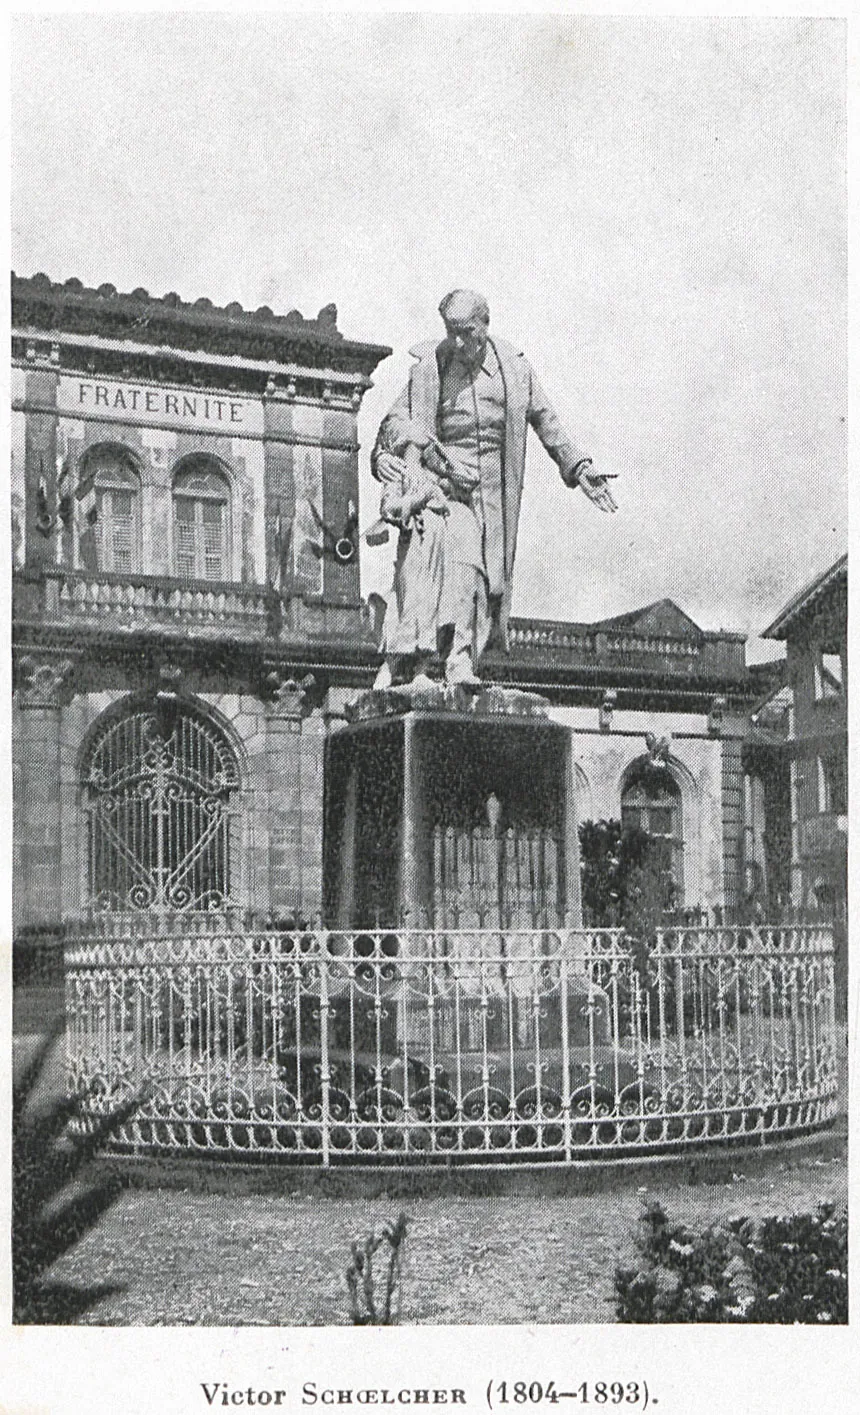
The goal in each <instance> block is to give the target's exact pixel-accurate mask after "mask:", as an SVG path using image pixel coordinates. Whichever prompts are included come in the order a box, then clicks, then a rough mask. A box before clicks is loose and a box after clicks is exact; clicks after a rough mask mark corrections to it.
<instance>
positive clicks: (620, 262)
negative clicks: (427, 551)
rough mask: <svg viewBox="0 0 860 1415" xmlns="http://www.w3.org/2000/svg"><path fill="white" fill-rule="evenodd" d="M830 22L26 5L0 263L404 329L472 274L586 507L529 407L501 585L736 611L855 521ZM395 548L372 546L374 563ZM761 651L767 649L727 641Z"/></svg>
mask: <svg viewBox="0 0 860 1415" xmlns="http://www.w3.org/2000/svg"><path fill="white" fill-rule="evenodd" d="M843 35H844V30H843V23H842V22H841V21H839V20H798V19H780V20H770V21H755V20H740V21H738V20H722V21H707V20H701V19H697V20H679V19H664V20H647V19H639V20H634V19H605V18H596V17H592V18H582V17H561V16H557V15H556V16H549V15H544V16H532V17H521V18H518V19H513V20H512V19H508V18H502V17H499V16H487V15H485V16H474V15H472V16H466V17H441V18H440V17H439V16H432V15H415V14H409V15H388V16H378V17H370V16H366V15H364V16H361V15H356V16H353V17H348V16H343V17H333V16H329V17H321V16H318V15H317V16H298V15H286V14H280V15H279V14H257V15H254V16H250V17H246V18H240V17H237V16H229V15H226V16H225V15H222V16H214V15H210V14H198V15H194V14H185V15H157V14H147V15H137V16H132V15H121V14H115V15H101V16H84V17H82V16H75V15H59V16H58V15H44V16H36V15H31V16H19V17H18V18H17V19H15V20H14V22H13V42H14V50H15V52H14V54H13V61H14V74H15V77H14V81H13V96H12V97H13V102H12V114H13V128H12V142H13V181H12V199H13V230H12V264H13V267H14V269H15V270H16V271H17V273H18V274H21V275H32V274H34V273H35V272H36V271H39V270H43V271H45V272H46V273H48V274H49V275H50V276H51V277H52V278H54V279H59V280H65V279H67V278H68V277H69V276H72V275H75V276H78V277H79V278H80V279H82V280H83V281H84V282H85V283H86V284H88V285H99V284H101V283H102V282H104V281H110V282H111V283H113V284H114V285H116V286H117V287H118V288H119V289H121V290H131V289H133V288H134V287H136V286H139V285H142V286H144V287H145V288H146V289H148V290H149V291H150V293H151V294H153V295H162V294H164V293H166V292H167V291H168V290H176V291H178V292H179V293H180V295H182V297H183V298H185V299H196V298H197V297H198V296H200V295H207V296H208V297H209V298H210V299H212V300H213V301H214V302H215V303H216V304H226V303H228V302H229V301H230V300H234V299H237V300H239V301H240V302H241V303H242V304H243V305H244V306H245V307H246V308H251V309H254V308H256V307H257V306H259V305H261V304H268V305H270V306H271V307H272V308H273V309H275V310H276V311H277V312H279V313H283V312H286V311H287V310H289V309H291V308H294V307H297V308H299V309H301V310H302V312H303V313H304V314H306V315H313V314H315V313H316V311H317V310H318V309H319V308H320V307H321V306H322V305H325V304H327V303H329V302H330V301H334V303H336V304H337V307H338V311H339V327H340V329H341V330H342V331H343V333H344V334H346V335H347V336H348V337H351V338H356V339H367V340H369V341H371V342H378V343H383V344H390V345H392V346H393V347H394V349H395V355H394V357H393V358H391V359H389V360H388V361H387V362H386V363H384V364H383V365H381V367H380V368H379V370H378V373H377V378H376V387H375V388H374V389H373V390H372V392H371V393H370V394H369V395H368V396H367V397H366V399H365V403H364V407H363V410H362V414H361V421H360V433H361V438H362V468H363V479H362V508H361V510H362V520H363V522H364V523H365V524H366V523H369V522H370V521H371V520H372V519H373V518H374V517H375V514H376V509H377V507H376V502H377V496H376V491H375V489H374V486H373V484H372V483H371V482H370V479H369V474H368V472H367V459H368V454H369V450H370V445H371V443H372V441H373V437H374V435H375V431H376V427H377V426H378V423H379V420H380V418H381V417H382V415H383V413H384V412H385V410H386V408H387V406H388V404H389V402H390V401H391V400H392V398H393V397H394V396H395V394H396V393H397V392H398V391H399V388H400V386H401V385H402V383H403V381H404V379H405V376H406V371H407V368H408V365H409V358H408V354H407V350H408V348H409V346H410V345H411V344H413V343H415V342H416V341H417V340H418V339H420V338H425V337H429V336H431V335H433V334H440V335H441V332H442V329H441V323H440V321H439V319H438V315H437V314H436V306H437V305H438V302H439V299H440V298H441V296H442V295H443V294H444V293H445V292H446V291H447V290H448V289H450V288H452V287H454V286H462V285H465V286H471V287H474V288H477V289H478V290H481V291H483V292H484V293H485V294H486V295H487V297H488V299H489V301H490V307H491V312H492V328H493V330H494V331H495V332H496V333H498V334H500V335H502V336H503V337H507V338H509V339H510V340H512V342H515V343H518V344H520V346H521V347H522V348H523V349H524V350H525V351H526V353H527V354H528V356H529V358H530V359H531V362H532V363H533V365H534V367H535V369H536V370H537V373H538V376H539V377H540V378H541V381H542V382H543V384H544V387H545V388H546V390H547V392H548V393H549V395H550V398H551V399H552V401H553V402H554V403H555V406H556V408H557V410H558V412H559V414H560V416H561V417H562V420H563V422H564V423H565V424H566V425H567V427H568V428H569V430H570V432H571V434H572V435H573V436H574V438H575V440H576V441H577V442H578V443H579V444H580V445H583V446H584V447H585V448H586V449H587V450H589V451H590V452H591V453H592V455H593V457H594V461H595V465H596V466H597V467H599V468H600V469H602V470H605V471H607V472H612V473H617V474H618V480H617V481H616V482H614V483H613V487H614V489H615V491H616V495H617V499H618V500H619V502H620V503H621V510H620V511H619V512H618V514H617V515H616V516H614V517H610V516H601V515H600V513H599V512H598V511H597V510H596V509H595V508H593V507H591V506H590V505H589V504H588V503H587V502H586V500H585V498H584V497H583V496H582V495H581V493H570V492H568V491H567V490H566V489H565V488H564V487H563V486H562V484H561V481H560V479H559V478H558V474H557V472H556V470H555V467H554V465H553V464H552V463H551V462H550V461H549V459H548V458H547V457H546V456H545V454H544V453H543V451H542V449H541V448H540V446H539V445H538V444H537V442H536V440H534V439H533V442H534V446H533V447H532V450H531V453H530V458H529V467H528V474H527V483H526V493H525V497H524V503H523V512H522V520H521V525H520V540H519V549H518V560H517V568H516V589H515V595H514V612H515V613H520V614H535V615H542V616H547V617H554V618H565V619H579V620H592V619H597V618H602V617H605V616H607V615H611V614H617V613H622V612H624V611H626V610H628V609H631V608H634V607H636V606H637V605H642V604H646V603H648V602H650V601H652V600H655V599H660V598H662V597H664V596H670V597H671V598H673V599H675V600H676V601H677V602H678V603H679V604H680V605H681V607H682V608H683V609H685V610H686V611H687V613H689V614H690V615H691V616H692V617H693V618H694V619H695V620H696V621H697V622H698V623H699V624H701V625H702V626H703V627H704V628H708V629H715V628H718V627H721V626H722V627H727V628H732V629H738V630H740V631H742V632H745V633H748V634H750V635H751V636H755V634H756V633H757V632H758V631H759V630H760V629H762V628H763V627H764V626H765V625H766V624H767V623H768V622H769V621H770V619H772V618H773V617H774V616H775V614H776V612H777V611H778V609H779V608H780V607H781V605H782V603H783V602H784V601H785V600H786V599H787V598H788V597H789V596H790V595H791V594H793V593H794V591H795V590H796V589H797V588H799V587H800V586H801V585H802V584H803V582H804V581H805V580H806V579H808V578H810V577H811V576H812V575H813V574H815V573H816V572H817V571H818V570H820V569H823V568H825V567H826V566H827V565H828V564H830V563H831V562H832V561H833V560H834V559H835V558H836V557H837V556H838V555H839V554H841V553H842V551H843V550H844V549H845V546H846V543H847V532H846V525H845V522H846V497H845V451H844V445H845V444H844V435H845V429H844V415H845V371H844V275H845V244H844V227H843V218H844V202H843V181H844V153H843V148H844V124H843V101H842V87H843V67H844V59H843ZM390 577H391V550H390V548H389V549H388V550H385V549H381V550H376V551H371V552H366V553H365V566H364V588H365V591H366V592H369V591H370V590H371V589H379V590H381V591H382V592H383V593H384V592H386V590H387V588H388V585H389V584H390ZM751 650H752V652H751V656H752V657H759V656H763V654H764V652H765V648H764V646H763V645H761V644H755V643H754V644H751Z"/></svg>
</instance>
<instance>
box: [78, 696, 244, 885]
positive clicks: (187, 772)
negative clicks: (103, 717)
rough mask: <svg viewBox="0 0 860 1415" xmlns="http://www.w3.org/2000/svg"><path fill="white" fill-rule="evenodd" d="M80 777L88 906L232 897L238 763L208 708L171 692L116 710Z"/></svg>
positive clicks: (236, 844) (90, 752)
mask: <svg viewBox="0 0 860 1415" xmlns="http://www.w3.org/2000/svg"><path fill="white" fill-rule="evenodd" d="M82 785H83V796H84V809H85V812H86V816H87V835H88V851H87V854H88V875H87V893H88V900H87V903H88V904H89V905H90V906H91V907H94V908H101V909H113V910H127V909H177V910H186V909H210V910H211V909H220V908H223V907H225V906H226V905H227V904H229V903H231V902H233V901H231V887H234V882H233V880H232V872H233V868H234V863H235V862H236V857H237V855H238V853H239V850H238V841H237V840H236V838H235V834H236V830H237V828H238V821H237V819H236V815H235V811H234V810H233V808H232V802H233V800H234V797H235V793H236V792H237V790H238V785H239V773H238V766H237V762H236V758H235V756H234V754H233V752H232V750H231V748H230V745H229V743H228V742H227V740H226V739H225V737H224V736H223V734H222V732H221V731H220V730H219V729H218V728H217V727H216V726H215V725H214V723H212V722H211V721H210V720H209V719H208V718H205V717H204V716H203V715H202V714H199V713H197V712H195V711H194V710H193V709H192V708H190V707H186V706H184V705H183V706H179V705H177V704H176V702H175V700H173V701H172V703H167V704H166V705H165V703H163V702H158V701H156V702H154V703H152V704H149V705H147V704H143V705H141V706H138V707H137V708H134V709H133V710H131V711H130V712H127V713H126V714H124V715H123V716H122V717H119V718H117V717H113V718H111V719H110V720H109V721H108V722H107V723H106V724H105V726H104V727H103V729H102V731H101V732H99V733H98V735H97V736H96V738H95V741H94V742H93V744H92V746H91V747H90V750H89V752H88V754H87V758H86V760H85V763H84V769H83V780H82Z"/></svg>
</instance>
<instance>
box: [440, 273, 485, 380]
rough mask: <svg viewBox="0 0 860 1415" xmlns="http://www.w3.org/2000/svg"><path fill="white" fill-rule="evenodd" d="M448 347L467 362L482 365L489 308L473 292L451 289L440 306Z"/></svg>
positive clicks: (482, 299)
mask: <svg viewBox="0 0 860 1415" xmlns="http://www.w3.org/2000/svg"><path fill="white" fill-rule="evenodd" d="M439 313H440V314H441V316H442V319H443V321H444V323H445V332H446V334H447V336H448V344H449V345H450V346H451V348H452V349H454V350H456V352H457V353H458V354H461V355H462V356H463V358H464V359H466V361H467V362H468V363H479V362H480V360H481V359H482V358H483V357H484V350H485V349H486V347H487V333H488V330H489V326H490V308H489V305H488V304H487V301H486V300H485V299H484V297H483V295H476V294H475V291H474V290H452V291H451V292H450V294H448V295H446V296H445V298H444V300H443V301H442V303H441V304H440V306H439Z"/></svg>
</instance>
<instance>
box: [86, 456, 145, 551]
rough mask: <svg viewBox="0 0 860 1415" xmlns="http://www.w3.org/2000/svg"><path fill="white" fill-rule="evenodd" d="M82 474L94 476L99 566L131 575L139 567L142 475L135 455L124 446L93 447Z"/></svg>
mask: <svg viewBox="0 0 860 1415" xmlns="http://www.w3.org/2000/svg"><path fill="white" fill-rule="evenodd" d="M80 476H81V479H82V480H83V479H84V478H86V477H90V476H92V477H93V490H92V496H93V499H94V507H95V516H94V518H93V521H92V525H93V532H94V537H95V543H96V546H97V555H98V568H99V569H100V570H107V571H110V572H112V573H114V574H127V575H128V574H133V573H134V572H135V571H139V570H140V479H139V477H138V474H137V470H136V468H135V466H134V464H133V462H132V460H131V458H130V457H129V456H128V455H127V454H126V453H125V452H124V451H123V450H122V448H120V447H112V446H105V447H102V446H99V447H93V448H91V449H90V450H89V451H88V452H87V455H86V458H85V460H84V463H83V464H82V467H81V472H80Z"/></svg>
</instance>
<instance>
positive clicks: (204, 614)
mask: <svg viewBox="0 0 860 1415" xmlns="http://www.w3.org/2000/svg"><path fill="white" fill-rule="evenodd" d="M45 607H46V612H47V615H48V617H49V618H50V619H57V620H59V621H61V622H62V621H64V620H68V621H70V622H72V621H73V622H74V623H75V624H80V625H87V624H104V625H114V626H120V627H122V626H125V627H128V628H151V627H154V626H158V627H175V626H177V625H181V626H182V627H183V628H187V627H191V628H192V629H197V630H199V631H203V632H204V633H205V632H206V631H207V630H210V631H216V632H220V631H223V630H225V629H240V630H241V632H242V633H243V634H245V635H248V634H250V635H251V636H253V637H262V636H263V635H264V634H265V631H266V623H267V614H268V612H269V592H268V590H267V589H266V587H265V586H264V585H244V584H221V583H216V582H213V583H211V584H207V583H205V582H203V581H199V580H198V581H183V580H176V579H161V578H158V577H156V576H152V575H137V576H134V575H129V576H125V575H124V576H119V575H108V574H101V575H99V574H88V573H82V572H77V571H64V570H52V571H48V572H46V605H45Z"/></svg>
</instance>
